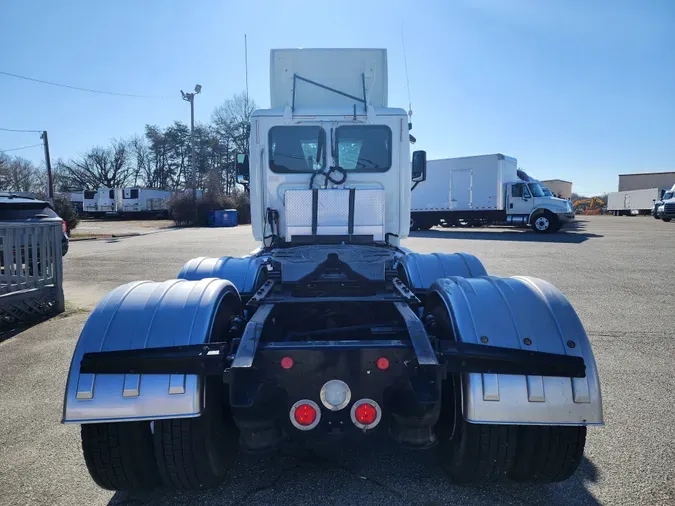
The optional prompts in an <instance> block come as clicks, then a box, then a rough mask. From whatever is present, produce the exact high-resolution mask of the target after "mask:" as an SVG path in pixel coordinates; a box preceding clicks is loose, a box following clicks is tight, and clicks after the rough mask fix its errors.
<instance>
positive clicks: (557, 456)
mask: <svg viewBox="0 0 675 506" xmlns="http://www.w3.org/2000/svg"><path fill="white" fill-rule="evenodd" d="M585 443H586V427H551V426H541V425H539V426H537V425H528V426H523V425H521V426H519V427H518V448H517V450H516V455H515V460H514V464H513V467H512V468H511V471H510V472H509V478H511V479H512V480H514V481H517V482H524V483H555V482H558V481H565V480H566V479H568V478H569V477H570V476H572V475H573V474H574V471H576V469H577V467H579V463H580V462H581V459H582V457H583V454H584V445H585Z"/></svg>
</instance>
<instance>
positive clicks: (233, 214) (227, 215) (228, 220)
mask: <svg viewBox="0 0 675 506" xmlns="http://www.w3.org/2000/svg"><path fill="white" fill-rule="evenodd" d="M238 223H239V213H238V212H237V210H236V209H218V210H216V211H210V212H209V226H210V227H236V226H237V224H238Z"/></svg>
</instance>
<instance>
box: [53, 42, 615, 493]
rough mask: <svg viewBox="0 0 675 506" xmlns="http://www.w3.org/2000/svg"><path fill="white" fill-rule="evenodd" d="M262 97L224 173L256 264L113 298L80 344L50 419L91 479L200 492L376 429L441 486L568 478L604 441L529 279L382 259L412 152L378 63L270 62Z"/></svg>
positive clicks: (572, 357)
mask: <svg viewBox="0 0 675 506" xmlns="http://www.w3.org/2000/svg"><path fill="white" fill-rule="evenodd" d="M271 80H272V101H271V102H272V108H271V109H266V110H259V111H256V112H255V113H254V114H253V116H252V118H251V135H250V151H249V153H246V154H243V153H242V156H241V157H239V158H238V160H239V163H238V171H239V175H240V181H241V182H242V183H244V184H247V185H249V186H250V191H251V214H252V220H253V234H254V236H255V237H256V239H258V240H259V241H260V248H259V249H258V250H256V251H255V252H253V253H252V254H251V255H250V256H247V257H243V258H232V257H222V258H206V257H199V258H195V259H193V260H190V261H188V262H187V263H186V264H185V266H184V267H183V268H182V269H181V271H180V272H179V273H178V276H177V279H173V280H168V281H165V282H161V283H156V282H149V281H139V282H136V283H130V284H127V285H123V286H121V287H119V288H117V289H116V290H113V291H112V292H111V293H109V294H108V295H107V296H106V297H105V298H104V299H103V300H102V301H101V302H100V303H99V305H98V306H97V308H96V309H95V311H94V312H93V313H92V314H91V316H90V318H89V320H88V321H87V324H86V325H85V328H84V329H83V331H82V334H81V336H80V339H79V341H78V344H77V347H76V349H75V352H74V356H73V362H72V365H71V369H70V372H69V378H68V384H67V387H66V396H65V403H64V422H65V423H78V424H81V425H82V446H83V452H84V457H85V461H86V462H87V467H88V469H89V472H90V474H91V476H92V478H93V479H94V481H96V483H98V484H99V485H100V486H102V487H104V488H109V489H113V490H128V489H133V488H143V487H152V486H156V485H157V484H162V485H164V486H168V487H173V488H182V489H201V488H205V487H213V486H216V485H218V484H219V483H220V482H221V481H222V480H223V479H224V478H225V477H226V474H227V471H228V467H230V466H231V464H232V462H233V460H234V459H233V454H234V452H236V451H239V450H240V449H242V450H246V451H262V450H265V451H270V450H275V449H278V448H279V446H280V444H281V442H282V441H284V440H288V439H291V440H295V441H300V442H302V441H303V440H307V439H315V438H319V439H323V438H326V437H327V435H328V434H343V435H349V436H351V437H354V438H357V440H358V438H364V437H368V436H369V435H370V434H373V433H377V432H382V433H386V434H389V435H390V436H391V438H392V440H393V441H395V442H396V443H398V444H402V445H405V446H408V447H411V448H415V449H430V448H435V447H437V448H438V456H439V461H440V463H441V464H442V465H443V467H444V468H445V469H446V471H447V473H448V475H449V477H450V479H451V480H452V481H453V482H454V483H475V482H489V481H494V480H497V479H501V478H510V479H512V480H515V481H520V482H535V483H549V482H554V481H561V480H565V479H567V478H568V477H569V476H571V475H572V474H573V473H574V471H575V470H576V468H577V466H578V465H579V462H580V460H581V457H582V454H583V448H584V444H585V437H586V427H587V426H588V425H595V424H602V401H601V394H600V385H599V379H598V374H597V368H596V365H595V361H594V358H593V353H592V350H591V347H590V343H589V341H588V338H587V336H586V334H585V332H584V329H583V326H582V324H581V322H580V320H579V318H578V317H577V315H576V313H575V312H574V309H573V308H572V306H571V305H570V303H569V302H568V301H567V299H566V298H565V297H564V296H563V295H562V294H561V293H560V292H559V291H558V290H556V289H555V288H554V287H553V286H552V285H550V284H549V283H547V282H545V281H542V280H538V279H534V278H529V277H514V278H497V277H492V276H488V275H487V272H486V270H485V268H484V266H483V265H482V263H481V262H480V261H479V260H478V259H477V258H476V257H474V256H472V255H469V254H465V253H454V254H438V253H437V254H418V253H413V252H411V251H409V250H406V249H404V248H401V247H400V246H399V242H400V240H401V239H402V238H404V237H405V236H406V235H407V234H408V227H409V218H410V200H409V199H410V188H411V185H412V184H413V182H414V181H416V182H420V181H422V180H424V177H425V174H426V172H427V171H426V154H425V153H424V152H421V151H417V152H415V153H413V155H412V163H411V162H410V160H411V157H410V145H409V123H408V117H407V114H406V112H405V110H403V109H398V108H390V107H388V106H387V103H386V88H387V84H386V83H387V82H386V52H385V51H384V50H280V51H273V52H272V75H271ZM494 186H496V183H495V184H494ZM551 441H555V442H556V445H552V444H551ZM111 455H114V456H115V458H114V459H113V458H109V457H110V456H111Z"/></svg>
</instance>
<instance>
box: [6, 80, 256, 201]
mask: <svg viewBox="0 0 675 506" xmlns="http://www.w3.org/2000/svg"><path fill="white" fill-rule="evenodd" d="M256 107H257V106H256V104H255V102H254V101H253V100H250V99H248V98H247V96H246V94H245V93H240V94H238V95H234V96H233V97H232V98H231V99H229V100H226V101H225V102H224V103H223V104H222V105H221V106H219V107H216V108H215V110H214V111H213V113H212V114H211V121H210V122H209V123H208V124H197V125H195V165H196V177H195V180H196V181H195V182H196V186H197V188H199V189H202V190H206V191H207V192H209V193H211V194H212V195H218V194H226V195H229V194H231V193H233V192H234V191H235V189H236V171H235V155H236V154H237V153H244V152H248V124H249V120H250V117H251V113H252V112H253V111H254V110H255V109H256ZM190 157H191V139H190V127H189V125H186V124H185V123H183V122H181V121H175V122H174V123H173V124H172V125H170V126H168V127H160V126H157V125H145V132H144V134H143V135H142V136H141V135H136V136H134V137H132V138H130V139H113V140H112V141H110V143H109V144H108V145H107V146H95V147H92V148H91V149H89V150H88V151H86V152H85V153H83V154H81V155H80V156H77V157H74V158H70V159H67V160H63V159H59V160H56V162H55V163H53V164H52V165H53V168H52V173H53V179H54V190H55V191H56V192H57V193H65V192H71V191H77V190H94V189H97V188H99V187H101V186H105V187H109V188H113V187H129V186H139V187H146V188H158V189H165V190H181V189H185V188H187V187H191V163H190ZM46 187H47V176H46V173H45V171H44V170H43V169H40V168H38V167H37V166H35V164H33V163H32V162H30V161H29V160H26V159H24V158H21V157H18V156H14V157H11V156H7V155H3V154H2V153H0V189H1V190H4V191H25V192H31V191H32V192H36V193H44V191H45V189H46Z"/></svg>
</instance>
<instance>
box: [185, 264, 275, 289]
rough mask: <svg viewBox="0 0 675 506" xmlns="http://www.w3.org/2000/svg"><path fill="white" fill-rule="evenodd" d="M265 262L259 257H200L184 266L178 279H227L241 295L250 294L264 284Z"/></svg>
mask: <svg viewBox="0 0 675 506" xmlns="http://www.w3.org/2000/svg"><path fill="white" fill-rule="evenodd" d="M264 262H265V260H264V259H263V258H261V257H258V256H249V257H244V258H234V257H221V258H207V257H198V258H193V259H192V260H189V261H188V262H187V263H186V264H185V265H183V268H182V269H181V270H180V272H179V273H178V276H177V277H178V278H179V279H187V280H190V281H197V280H199V279H204V278H220V279H227V280H229V281H230V282H232V284H233V285H234V286H235V287H236V288H237V290H238V291H239V293H240V294H249V293H253V292H255V291H256V290H257V289H258V288H259V287H260V285H261V284H262V282H264V279H262V275H263V270H262V265H263V263H264Z"/></svg>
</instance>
